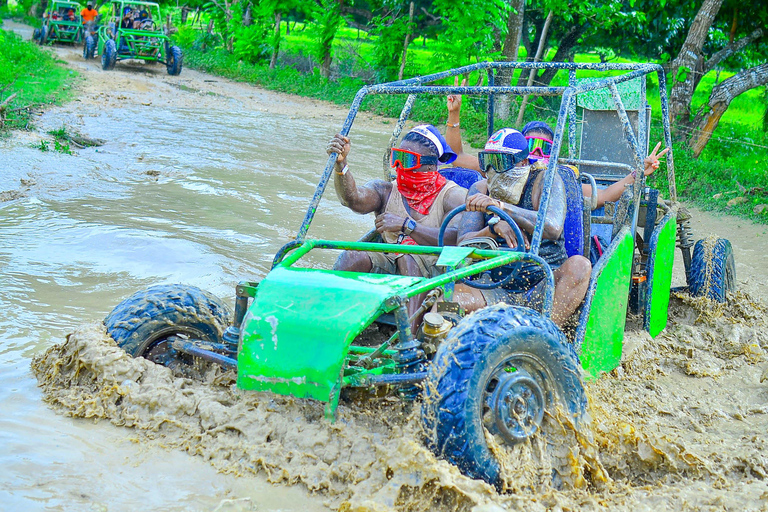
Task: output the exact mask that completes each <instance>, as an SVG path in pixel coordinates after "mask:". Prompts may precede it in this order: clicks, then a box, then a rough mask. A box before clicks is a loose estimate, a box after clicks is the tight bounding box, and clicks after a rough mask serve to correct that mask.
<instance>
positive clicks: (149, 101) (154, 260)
mask: <svg viewBox="0 0 768 512" xmlns="http://www.w3.org/2000/svg"><path fill="white" fill-rule="evenodd" d="M58 51H59V53H60V55H61V56H62V57H63V58H64V59H65V60H68V61H71V62H72V63H73V67H76V68H78V70H79V72H80V73H82V74H83V77H84V80H83V81H82V82H81V83H80V84H78V88H79V92H78V93H77V97H78V98H79V99H80V100H79V101H74V102H72V103H70V104H68V105H67V106H66V107H64V108H54V109H52V110H50V111H49V112H47V113H46V114H45V115H43V116H42V117H40V118H39V119H38V120H36V125H37V126H38V127H39V132H30V133H18V134H16V135H14V136H13V137H12V138H11V139H5V140H0V194H1V195H2V198H3V199H4V202H2V203H0V208H1V209H2V215H1V216H0V268H1V269H2V270H0V307H1V308H2V310H3V312H4V313H3V315H2V316H1V317H0V333H2V343H1V344H0V410H2V411H3V414H2V416H0V447H1V448H0V467H2V468H3V469H2V470H0V503H2V504H3V505H2V506H1V507H0V508H2V509H3V510H35V509H40V510H42V509H61V510H71V509H73V508H82V509H88V510H90V509H94V510H102V509H103V510H131V509H132V510H150V509H155V510H213V509H214V508H215V507H216V506H218V505H219V504H220V503H221V502H222V500H225V499H240V498H247V499H248V500H250V501H249V503H252V504H253V505H254V506H256V505H258V510H296V511H299V510H325V509H326V507H325V506H324V505H323V501H322V500H321V499H315V498H311V497H307V496H306V494H305V492H304V490H303V489H302V488H299V487H296V488H287V487H282V488H279V490H276V489H275V488H273V487H272V486H271V485H270V484H268V483H266V480H265V479H264V478H263V477H261V476H260V477H250V478H239V479H238V478H234V477H232V476H225V475H222V474H220V473H218V472H217V471H216V470H215V469H214V468H213V467H211V465H210V464H209V463H207V462H205V461H203V460H202V459H199V458H194V457H189V456H188V455H186V454H183V453H181V452H176V451H167V450H165V449H162V448H158V447H157V446H152V445H147V443H145V442H144V441H140V440H139V439H137V438H136V433H135V432H133V431H132V430H130V429H115V428H110V426H109V423H108V422H99V423H93V422H91V421H76V420H71V419H69V418H66V417H65V416H62V415H60V414H56V413H55V412H53V411H51V410H50V409H49V407H48V406H47V405H45V404H44V403H43V402H42V400H41V395H40V392H39V390H38V388H37V383H36V380H35V379H34V377H33V376H32V374H31V373H30V370H29V363H30V360H31V358H32V356H33V355H35V354H37V353H40V352H41V351H42V350H44V349H45V348H47V347H49V346H51V345H52V344H54V343H58V342H61V341H62V340H63V339H64V337H65V336H66V334H67V333H69V332H72V330H73V329H74V328H75V327H76V326H78V325H81V324H83V323H86V322H91V321H94V320H100V319H102V318H103V317H104V316H105V315H106V314H107V313H108V312H109V311H110V310H111V309H112V308H113V307H114V306H115V305H116V304H117V303H119V302H120V301H121V300H122V299H123V298H124V297H126V296H128V295H130V294H132V293H133V292H135V291H137V290H139V289H143V288H146V287H147V286H149V285H152V284H157V283H189V284H194V285H197V286H199V287H201V288H204V289H208V290H210V291H211V292H213V293H215V294H217V295H219V296H221V297H222V298H224V299H225V300H226V301H227V302H228V303H229V304H230V305H232V303H233V301H234V287H235V284H236V283H237V282H238V281H239V280H243V279H250V280H254V279H259V278H260V277H262V276H263V275H264V273H265V271H266V270H267V269H268V268H269V267H270V264H271V261H272V258H273V256H274V254H275V252H276V251H277V249H278V248H279V247H280V246H282V245H283V244H284V243H286V242H287V241H289V240H290V239H292V238H293V237H294V236H295V233H296V230H297V228H298V227H299V225H300V223H301V220H302V219H303V217H304V214H305V212H306V208H307V204H308V198H309V197H311V195H312V193H313V192H314V189H315V186H316V184H317V181H318V176H319V174H320V172H321V171H322V169H323V166H324V164H325V155H324V148H325V144H326V142H327V140H328V139H329V138H330V137H331V135H332V134H333V133H334V132H335V131H337V130H338V129H339V128H340V127H341V124H342V121H343V119H344V117H345V116H346V110H342V109H334V108H328V107H327V106H325V105H323V106H322V108H319V107H318V106H317V105H315V104H314V103H312V102H309V101H303V102H302V101H301V100H300V101H299V102H296V101H293V100H292V99H290V98H288V97H287V96H280V95H271V94H268V93H265V92H263V91H260V90H257V89H254V88H252V87H249V86H242V85H238V84H227V91H226V92H227V93H229V94H232V92H235V93H237V94H238V95H237V96H235V97H230V96H224V95H223V94H221V93H222V92H224V91H223V88H224V87H223V86H222V82H220V81H219V80H218V79H216V78H215V77H210V76H206V75H200V74H196V73H195V72H193V71H189V70H185V71H184V74H183V75H181V76H180V77H174V79H173V80H171V79H170V78H168V77H167V75H166V74H165V73H164V68H163V67H162V66H156V67H152V68H150V67H149V66H146V67H142V66H136V67H132V66H130V65H128V66H126V65H118V66H117V69H116V70H115V71H114V72H112V73H105V72H102V71H101V70H100V69H99V68H98V66H97V64H96V63H95V62H93V63H88V64H84V63H83V62H82V61H81V57H79V56H78V55H77V53H75V51H74V50H64V49H58ZM147 68H149V69H147ZM206 80H207V81H206ZM182 85H183V86H184V88H179V87H177V86H182ZM217 87H218V88H221V89H222V90H220V89H218V88H217ZM199 88H207V89H206V90H205V91H201V92H197V91H199V90H200V89H199ZM362 125H365V123H364V122H363V123H362ZM62 127H65V128H66V129H67V130H68V131H70V132H78V133H80V134H82V135H84V136H87V137H91V138H98V139H102V140H104V141H105V144H104V145H103V146H101V147H94V148H86V149H81V150H77V149H75V148H72V151H73V153H74V154H73V155H66V154H62V153H56V152H53V151H49V152H42V151H40V150H39V149H36V148H34V147H32V146H35V145H37V146H39V143H40V140H42V139H46V140H50V139H51V137H50V136H48V135H47V134H46V132H47V131H49V130H56V129H59V128H62ZM355 137H356V138H355V151H356V152H357V153H358V154H359V155H360V157H359V158H356V162H358V166H357V175H358V176H363V177H364V176H366V174H367V175H368V176H369V177H374V176H380V175H381V160H380V154H381V153H380V149H379V152H378V154H377V156H376V157H375V159H373V160H370V159H369V160H366V159H365V157H364V154H366V153H368V152H367V151H364V149H365V148H367V147H370V148H382V147H383V146H384V144H386V142H387V140H388V136H387V135H386V134H385V132H384V130H382V129H379V130H378V131H376V132H372V131H370V130H367V129H365V128H362V129H360V130H356V132H355ZM51 146H53V144H51ZM331 187H332V185H331ZM328 192H329V193H328V194H327V200H324V202H323V205H322V207H321V212H320V213H319V214H318V217H317V219H316V222H315V224H313V234H314V235H315V236H318V237H329V238H340V239H354V238H356V237H358V236H359V235H360V234H362V233H364V232H365V231H367V229H369V225H370V224H371V222H372V221H371V219H369V218H367V217H363V216H358V215H355V214H353V213H351V212H350V211H349V210H347V209H345V208H342V207H341V206H340V205H339V204H338V202H337V201H336V199H335V196H334V193H333V191H332V190H329V191H328ZM326 259H327V258H326ZM320 263H323V262H322V261H321V262H320Z"/></svg>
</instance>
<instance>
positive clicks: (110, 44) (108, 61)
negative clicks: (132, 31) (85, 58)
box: [101, 39, 117, 71]
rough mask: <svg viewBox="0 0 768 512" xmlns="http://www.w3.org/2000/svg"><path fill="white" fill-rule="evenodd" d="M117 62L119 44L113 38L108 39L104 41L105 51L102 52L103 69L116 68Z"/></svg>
mask: <svg viewBox="0 0 768 512" xmlns="http://www.w3.org/2000/svg"><path fill="white" fill-rule="evenodd" d="M116 62H117V46H116V45H115V41H114V40H113V39H107V40H106V41H105V42H104V51H103V53H102V54H101V69H103V70H104V71H109V70H111V69H115V63H116Z"/></svg>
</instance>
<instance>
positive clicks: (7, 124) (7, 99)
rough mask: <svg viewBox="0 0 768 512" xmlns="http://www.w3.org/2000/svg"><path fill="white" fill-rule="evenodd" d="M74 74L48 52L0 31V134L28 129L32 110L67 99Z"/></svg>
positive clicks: (11, 33) (75, 74)
mask: <svg viewBox="0 0 768 512" xmlns="http://www.w3.org/2000/svg"><path fill="white" fill-rule="evenodd" d="M76 76H77V73H76V72H74V71H72V70H69V69H67V68H65V67H64V66H62V65H60V63H59V62H57V60H56V59H55V58H54V57H53V56H52V55H51V53H50V52H48V51H45V50H43V49H41V48H40V47H39V46H37V45H35V44H34V43H32V42H30V41H22V40H21V38H20V37H19V36H18V35H16V34H14V33H13V32H10V31H7V30H0V133H2V132H5V131H7V130H10V129H28V128H29V126H30V118H31V115H32V114H33V113H34V112H35V111H36V110H38V109H39V108H40V107H42V106H43V105H50V104H58V103H61V102H62V101H65V100H66V99H68V98H69V96H70V92H71V88H70V86H71V84H72V81H73V80H74V79H75V77H76Z"/></svg>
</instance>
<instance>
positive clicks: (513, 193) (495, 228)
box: [454, 128, 592, 326]
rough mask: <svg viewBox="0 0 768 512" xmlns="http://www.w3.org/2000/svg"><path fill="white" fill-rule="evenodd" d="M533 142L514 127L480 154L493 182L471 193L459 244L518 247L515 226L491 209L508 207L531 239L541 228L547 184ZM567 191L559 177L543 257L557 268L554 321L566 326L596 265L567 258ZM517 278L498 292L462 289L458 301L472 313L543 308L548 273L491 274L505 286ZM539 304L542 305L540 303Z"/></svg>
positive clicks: (527, 268) (520, 269) (523, 269)
mask: <svg viewBox="0 0 768 512" xmlns="http://www.w3.org/2000/svg"><path fill="white" fill-rule="evenodd" d="M528 156H529V150H528V141H527V140H526V138H525V137H524V136H523V134H522V133H520V132H518V131H517V130H513V129H511V128H503V129H501V130H498V131H496V132H495V133H494V134H493V135H491V137H490V138H489V139H488V142H487V143H486V145H485V149H484V150H483V151H481V152H480V154H479V155H478V162H479V166H480V168H481V169H483V170H484V171H485V174H486V176H487V179H485V180H481V181H478V182H477V183H475V184H474V185H472V187H471V188H470V189H469V193H468V194H467V200H466V205H467V212H466V213H465V214H464V215H463V216H462V219H461V223H460V225H459V233H458V242H459V243H465V242H471V240H473V239H487V238H491V239H493V240H494V241H495V242H496V243H498V244H499V245H500V246H502V247H503V246H507V247H510V248H515V247H516V245H517V240H516V238H515V237H514V235H513V231H512V228H511V226H509V225H508V224H507V223H506V222H505V221H503V220H500V219H499V218H498V217H495V216H491V215H490V214H489V213H488V207H489V206H497V207H499V208H502V209H503V210H504V211H505V212H506V213H507V214H508V215H509V216H510V217H511V218H512V220H513V221H514V222H515V223H516V224H517V225H518V226H519V227H520V228H521V230H522V232H523V235H524V237H525V238H526V240H525V242H526V246H527V244H528V237H529V236H530V235H531V234H532V233H533V231H534V228H535V226H536V219H537V215H538V209H539V203H540V201H541V196H542V189H543V183H544V172H542V169H539V168H536V167H534V166H532V165H531V163H530V161H529V158H528ZM565 211H566V202H565V187H564V185H563V181H562V179H561V178H560V176H559V175H558V174H555V176H554V181H553V183H552V188H551V189H550V192H549V206H548V208H547V212H546V215H545V216H544V222H545V224H544V230H543V236H542V242H541V246H540V248H539V256H540V257H541V258H543V259H544V260H545V261H546V262H547V263H548V264H549V265H550V267H551V268H552V270H553V272H554V277H555V290H554V301H553V304H552V315H551V316H552V320H553V321H554V322H555V323H556V324H558V325H560V326H562V325H563V323H564V322H565V321H566V320H567V319H568V318H569V317H570V316H571V315H572V314H573V312H574V311H575V310H576V308H577V307H578V305H579V304H580V303H581V301H582V300H583V299H584V295H585V294H586V291H587V286H588V285H589V277H590V273H591V269H592V267H591V264H590V262H589V260H588V259H587V258H585V257H583V256H580V255H576V256H571V257H570V258H569V257H568V256H567V254H566V252H565V243H564V238H563V227H564V223H565ZM510 273H512V274H514V277H513V278H512V279H511V280H510V281H509V282H507V283H506V284H505V285H502V286H500V287H497V288H492V289H490V290H479V289H476V288H472V287H470V286H468V285H464V284H457V285H456V288H455V294H454V297H455V299H456V300H457V301H458V302H459V303H460V304H461V305H462V306H463V307H464V309H465V310H467V311H474V310H477V309H480V308H483V307H485V306H487V305H492V304H496V303H498V302H507V303H511V304H517V303H526V304H529V305H532V306H533V307H537V306H540V302H541V299H542V298H543V292H544V288H543V287H544V286H546V280H545V279H544V277H545V274H544V272H543V271H542V270H541V269H540V267H538V266H537V265H536V264H533V263H528V262H516V263H513V264H511V265H507V266H504V267H501V268H499V269H494V270H493V271H491V276H490V277H491V279H493V280H495V281H499V280H501V279H503V278H504V277H506V276H507V275H509V274H510ZM537 303H538V304H537Z"/></svg>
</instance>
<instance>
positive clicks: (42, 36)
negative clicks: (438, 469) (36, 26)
mask: <svg viewBox="0 0 768 512" xmlns="http://www.w3.org/2000/svg"><path fill="white" fill-rule="evenodd" d="M37 42H38V43H40V45H44V44H45V43H47V42H48V27H46V26H45V25H43V26H42V27H40V32H39V34H38V39H37Z"/></svg>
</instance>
